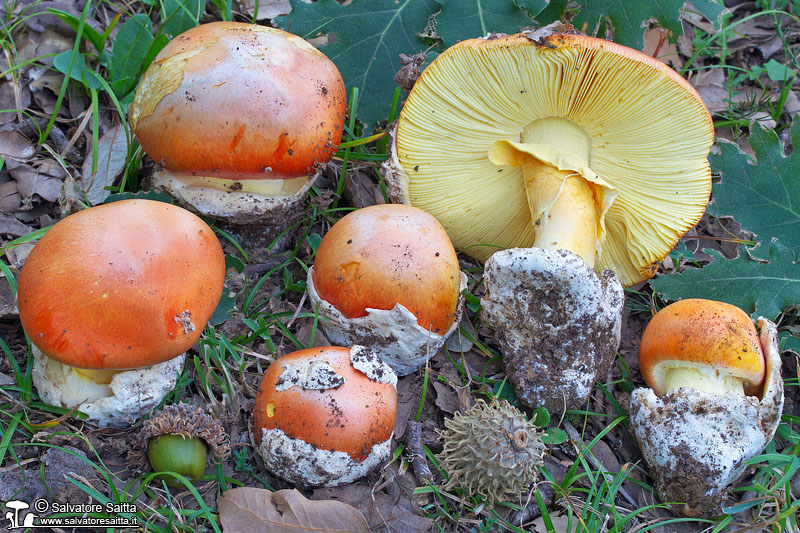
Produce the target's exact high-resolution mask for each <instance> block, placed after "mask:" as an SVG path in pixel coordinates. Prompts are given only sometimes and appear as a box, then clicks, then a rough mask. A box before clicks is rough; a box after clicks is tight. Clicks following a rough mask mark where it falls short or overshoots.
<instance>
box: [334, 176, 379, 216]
mask: <svg viewBox="0 0 800 533" xmlns="http://www.w3.org/2000/svg"><path fill="white" fill-rule="evenodd" d="M343 196H344V198H345V200H347V202H348V203H350V204H351V205H352V206H354V207H357V208H359V209H360V208H362V207H368V206H370V205H375V204H382V203H385V202H384V200H383V195H382V194H381V188H380V187H379V186H378V184H377V183H375V181H373V180H372V178H371V177H370V176H369V174H368V173H367V171H365V170H363V169H355V170H353V171H352V172H351V173H350V177H349V179H348V180H347V184H346V185H345V187H344V193H343Z"/></svg>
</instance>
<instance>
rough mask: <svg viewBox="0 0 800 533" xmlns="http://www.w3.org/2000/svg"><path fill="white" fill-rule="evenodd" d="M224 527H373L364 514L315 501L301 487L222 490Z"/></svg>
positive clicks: (273, 529)
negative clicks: (290, 488) (305, 495)
mask: <svg viewBox="0 0 800 533" xmlns="http://www.w3.org/2000/svg"><path fill="white" fill-rule="evenodd" d="M218 505H219V519H220V522H221V523H222V529H223V531H227V532H233V531H271V532H275V533H280V532H284V531H285V532H292V533H299V532H301V531H342V532H359V531H364V532H366V531H369V527H367V521H366V519H365V518H364V516H363V515H362V514H361V513H360V512H358V510H356V509H355V508H354V507H352V506H350V505H347V504H346V503H342V502H337V501H330V500H324V501H312V500H309V499H307V498H305V497H304V496H303V495H302V494H300V492H299V491H297V490H294V489H292V490H279V491H278V492H271V491H268V490H266V489H256V488H252V487H239V488H235V489H231V490H229V491H226V492H225V493H223V494H222V496H221V497H220V499H219V502H218Z"/></svg>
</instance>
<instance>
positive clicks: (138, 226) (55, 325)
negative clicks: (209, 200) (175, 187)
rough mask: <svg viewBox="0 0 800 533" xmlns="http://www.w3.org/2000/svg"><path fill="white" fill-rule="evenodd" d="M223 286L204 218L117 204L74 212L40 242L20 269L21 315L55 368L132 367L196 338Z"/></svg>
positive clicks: (216, 247)
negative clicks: (54, 364) (55, 362)
mask: <svg viewBox="0 0 800 533" xmlns="http://www.w3.org/2000/svg"><path fill="white" fill-rule="evenodd" d="M224 281H225V257H224V254H223V252H222V248H221V246H220V244H219V241H217V238H216V236H215V235H214V232H213V231H212V230H211V228H209V227H208V225H206V223H205V222H203V221H202V220H201V219H200V218H198V217H197V216H195V215H193V214H192V213H190V212H188V211H186V210H185V209H182V208H180V207H176V206H173V205H170V204H166V203H163V202H155V201H150V200H123V201H119V202H114V203H110V204H105V205H100V206H96V207H92V208H89V209H86V210H83V211H79V212H78V213H75V214H73V215H70V216H68V217H67V218H65V219H63V220H61V221H59V222H58V223H57V224H56V225H54V226H53V227H52V228H51V229H50V230H49V231H48V232H47V233H46V234H45V235H44V237H42V238H41V240H40V241H39V242H38V243H37V244H36V246H35V247H34V249H33V251H31V253H30V255H29V256H28V258H27V260H26V261H25V264H24V266H23V267H22V271H21V272H20V277H19V285H18V299H19V315H20V320H21V321H22V327H23V328H24V330H25V332H26V333H27V334H28V336H29V337H30V338H31V341H32V342H33V343H34V344H35V345H36V346H37V347H38V348H39V349H40V350H41V351H42V352H43V353H44V354H45V355H47V356H49V357H51V358H52V359H55V360H56V361H58V362H60V363H63V364H65V365H69V366H74V367H79V368H91V369H129V368H138V367H143V366H149V365H153V364H156V363H161V362H163V361H167V360H169V359H172V358H174V357H177V356H178V355H180V354H181V353H183V352H185V351H186V350H188V349H189V348H190V347H191V346H192V344H194V342H195V341H197V339H198V337H199V336H200V333H201V332H202V330H203V328H204V327H205V325H206V323H207V322H208V320H209V318H211V315H212V314H213V312H214V309H215V308H216V306H217V303H218V302H219V299H220V296H221V294H222V288H223V283H224Z"/></svg>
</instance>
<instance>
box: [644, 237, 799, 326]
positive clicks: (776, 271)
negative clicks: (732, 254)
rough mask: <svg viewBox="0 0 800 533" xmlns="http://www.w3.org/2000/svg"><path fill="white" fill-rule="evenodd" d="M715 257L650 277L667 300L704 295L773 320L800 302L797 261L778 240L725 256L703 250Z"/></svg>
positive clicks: (651, 282) (652, 283) (753, 315)
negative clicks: (666, 274) (673, 272)
mask: <svg viewBox="0 0 800 533" xmlns="http://www.w3.org/2000/svg"><path fill="white" fill-rule="evenodd" d="M706 252H707V253H708V254H710V255H711V256H712V257H713V258H714V261H713V262H712V263H710V264H708V265H706V266H704V267H703V268H690V269H688V270H685V271H684V272H682V273H680V274H673V275H670V276H659V277H658V278H656V279H653V280H651V281H650V284H651V286H652V287H653V290H655V291H656V292H658V293H660V294H661V295H662V296H663V297H664V298H665V299H666V300H679V299H681V298H706V299H709V300H717V301H720V302H727V303H729V304H733V305H735V306H737V307H740V308H742V309H744V310H745V312H747V313H749V314H750V316H752V317H753V318H756V317H758V316H764V317H766V318H769V319H770V320H775V319H776V318H777V316H778V315H779V314H780V313H781V311H782V310H784V309H786V308H788V307H790V306H792V305H797V304H798V303H800V264H799V263H798V262H797V261H796V260H795V254H794V253H792V251H791V250H790V249H789V248H787V247H786V246H784V245H783V244H781V243H780V241H773V242H771V243H770V244H769V245H768V246H767V245H762V246H761V247H760V248H755V249H751V250H749V253H741V254H739V257H737V258H736V259H733V260H727V259H725V257H724V256H723V255H722V254H720V253H719V252H717V251H716V250H706Z"/></svg>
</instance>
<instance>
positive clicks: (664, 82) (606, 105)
mask: <svg viewBox="0 0 800 533" xmlns="http://www.w3.org/2000/svg"><path fill="white" fill-rule="evenodd" d="M713 139H714V129H713V124H712V121H711V117H710V116H709V114H708V111H707V110H706V108H705V106H704V105H703V102H702V100H701V99H700V97H699V96H698V94H697V92H696V91H695V90H694V89H693V88H692V87H691V85H689V83H687V82H686V81H685V80H684V79H682V78H681V77H680V76H679V75H678V74H676V73H675V72H674V71H672V70H671V69H669V68H668V67H667V66H666V65H664V64H663V63H661V62H660V61H658V60H656V59H653V58H652V57H650V56H647V55H645V54H642V53H641V52H638V51H635V50H631V49H628V48H625V47H623V46H619V45H616V44H614V43H610V42H607V41H603V40H600V39H595V38H591V37H586V36H584V35H579V34H577V32H574V31H573V30H571V28H570V27H569V26H564V25H561V26H553V27H550V28H546V29H543V30H539V31H537V32H523V33H521V34H518V35H512V36H505V37H497V38H484V39H472V40H467V41H462V42H460V43H458V44H456V45H455V46H453V47H451V48H449V49H448V50H446V51H445V52H443V53H442V54H441V55H439V56H438V57H437V58H436V59H435V60H434V61H433V62H432V63H431V65H430V66H429V67H428V68H427V69H426V70H425V71H424V72H423V73H422V76H421V77H420V78H419V80H418V81H417V83H416V84H415V85H414V88H413V90H412V91H411V94H410V95H409V97H408V100H407V102H406V104H405V106H404V107H403V110H402V113H401V114H400V118H399V120H398V124H397V131H396V135H395V142H394V146H393V153H392V159H391V163H390V164H389V165H387V167H386V170H387V180H388V183H389V185H390V189H391V192H392V195H393V197H394V198H395V199H396V200H397V201H402V202H405V203H410V204H411V205H414V206H416V207H420V208H422V209H424V210H426V211H428V212H429V213H431V214H432V215H433V216H435V217H436V218H437V219H438V220H439V221H440V222H441V223H442V225H443V226H444V228H445V229H446V230H447V232H448V234H449V235H450V237H451V238H452V239H453V243H454V245H455V246H456V248H457V249H461V250H464V252H465V253H467V254H470V255H472V256H474V257H476V258H478V259H480V260H484V261H486V265H487V266H486V268H487V270H490V271H493V272H494V274H493V276H492V278H490V279H488V280H487V284H486V289H487V295H488V296H487V299H486V300H485V301H486V302H491V305H487V306H485V307H484V315H483V316H484V320H485V322H486V323H488V324H489V326H490V328H491V329H493V330H494V331H495V332H497V334H498V336H499V341H500V344H501V346H502V348H503V355H504V359H505V361H506V366H507V368H509V369H512V372H510V373H509V378H510V380H511V383H512V384H513V385H514V388H515V389H516V391H517V394H518V396H519V397H520V399H521V400H522V401H523V402H525V403H526V404H528V405H530V406H538V405H541V404H547V405H548V406H549V407H555V408H560V409H563V407H564V405H566V407H568V408H570V407H577V406H579V405H581V404H582V403H584V402H585V401H586V395H585V392H586V387H584V386H583V385H581V386H579V387H575V386H574V384H575V383H581V384H584V383H593V382H594V381H596V380H597V379H598V378H600V377H602V376H604V375H606V374H607V372H608V370H609V368H610V365H611V363H612V361H613V358H614V355H615V352H616V343H615V342H614V341H613V338H614V337H618V335H619V329H620V313H621V309H622V301H621V298H619V297H618V296H619V294H620V293H621V287H620V282H619V281H617V280H616V279H615V278H616V277H618V278H619V280H620V281H621V282H622V284H624V285H631V284H634V283H636V282H639V281H642V280H644V279H646V278H648V277H650V276H651V275H652V274H653V272H654V270H655V265H657V264H658V262H659V261H660V260H661V259H663V258H664V257H665V256H666V255H667V253H669V251H670V250H671V249H672V247H673V246H674V244H675V243H676V242H677V240H678V239H679V238H680V237H681V235H683V234H684V233H685V232H686V231H687V230H688V229H689V228H691V227H692V226H694V224H695V223H696V222H697V221H698V220H699V219H700V216H701V215H702V214H703V211H704V210H705V207H706V204H707V201H708V197H709V193H710V190H711V176H710V170H709V165H708V161H707V159H706V156H707V155H708V151H709V148H710V146H711V144H712V142H713ZM532 247H533V251H531V250H522V249H520V248H532ZM498 249H509V250H507V251H506V252H505V253H504V254H506V255H500V254H499V253H496V254H495V255H494V256H492V254H493V253H495V252H496V251H497V250H498ZM551 252H554V253H551ZM490 256H491V257H490ZM501 257H502V258H503V259H500V258H501ZM575 259H577V260H579V261H582V262H583V263H585V264H586V265H587V266H586V268H582V269H579V268H578V267H577V266H576V265H575ZM501 262H502V263H503V265H504V266H502V267H501V266H500V265H499V263H501ZM493 264H494V266H492V265H493ZM533 264H536V265H537V266H536V268H543V269H544V270H543V271H541V272H540V273H538V274H535V273H534V272H533V271H532V270H530V267H531V266H532V265H533ZM507 265H514V266H515V267H516V266H519V267H520V268H522V270H517V271H513V272H501V270H504V268H505V266H507ZM525 269H527V270H525ZM592 270H595V271H596V272H593V271H592ZM607 271H608V272H607ZM611 271H613V272H614V273H615V274H616V276H615V274H614V273H612V272H611ZM598 273H600V274H599V275H598ZM564 275H566V277H561V276H564ZM525 277H529V279H530V283H527V284H526V283H521V284H517V285H516V290H512V289H511V288H510V287H509V286H507V285H506V284H507V283H509V282H512V283H517V282H518V281H522V280H523V279H524V278H525ZM542 279H545V280H548V284H549V285H548V286H549V288H548V290H547V293H546V294H541V291H539V289H538V287H537V284H539V283H541V280H542ZM612 286H613V287H612ZM599 288H600V290H601V291H602V292H601V293H599V294H598V293H596V291H597V290H598V289H599ZM537 291H539V292H537ZM501 292H502V293H504V296H502V297H500V296H498V295H499V294H500V293H501ZM510 293H516V294H520V297H521V298H522V299H526V298H528V299H530V298H533V297H534V296H533V295H536V296H535V297H536V298H544V301H543V302H542V305H541V306H540V307H539V308H538V309H537V308H536V307H535V306H534V307H529V306H527V305H525V307H526V309H528V310H529V311H531V312H532V314H530V315H527V316H525V314H524V313H520V312H518V309H517V308H518V307H519V302H518V300H517V299H516V298H511V299H509V298H508V297H507V296H508V294H510ZM537 294H538V295H537ZM579 294H592V295H593V296H592V297H591V301H592V302H595V303H596V304H598V305H599V307H597V308H596V309H595V310H594V311H592V310H588V308H587V307H586V306H587V305H588V302H584V303H582V304H580V307H582V308H583V309H584V310H585V312H584V311H583V310H582V311H581V314H580V315H579V316H580V317H583V316H586V315H587V314H588V315H592V314H594V315H602V316H603V317H604V318H608V321H607V322H606V323H605V324H601V323H599V322H593V323H592V324H591V326H590V329H591V330H592V334H594V335H599V336H600V338H602V339H604V341H603V342H602V346H593V343H592V342H591V340H589V342H588V343H583V344H582V346H581V347H580V348H579V347H578V343H577V342H574V343H572V344H571V347H570V349H569V350H565V349H562V348H561V347H560V345H561V343H562V335H563V334H564V332H565V331H566V330H565V328H564V327H562V326H567V324H568V323H569V322H571V321H574V322H573V324H572V325H571V326H569V327H571V328H573V329H577V328H579V327H580V319H579V318H578V319H577V320H576V319H575V318H573V317H572V316H570V315H568V314H566V315H565V314H563V312H564V311H568V310H569V309H574V308H576V306H578V303H576V302H574V301H572V300H573V298H574V297H575V295H579ZM507 332H514V333H513V334H515V335H516V334H517V333H519V335H517V338H515V339H514V340H510V339H509V338H507V337H506V335H505V334H504V333H507ZM523 332H525V333H523ZM523 337H527V339H522V340H521V341H520V342H518V340H519V339H521V338H523ZM607 339H611V342H607V341H606V340H607ZM545 368H547V369H551V370H546V371H545V370H544V369H545ZM561 370H563V371H565V372H566V374H559V371H561ZM575 370H577V371H579V372H581V373H583V372H588V375H585V376H576V375H574V371H575ZM542 380H545V381H547V382H551V383H553V382H555V383H559V384H560V385H553V386H560V387H561V389H562V390H565V391H567V394H566V397H561V395H560V394H559V395H558V396H559V397H558V398H550V397H548V396H546V395H545V396H543V395H542V392H541V390H542V389H541V387H540V384H541V382H542ZM564 402H566V404H564Z"/></svg>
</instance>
